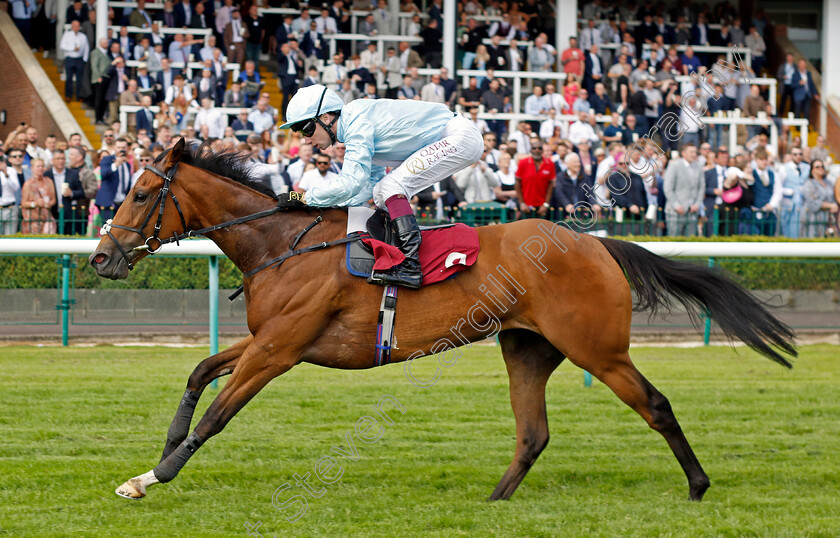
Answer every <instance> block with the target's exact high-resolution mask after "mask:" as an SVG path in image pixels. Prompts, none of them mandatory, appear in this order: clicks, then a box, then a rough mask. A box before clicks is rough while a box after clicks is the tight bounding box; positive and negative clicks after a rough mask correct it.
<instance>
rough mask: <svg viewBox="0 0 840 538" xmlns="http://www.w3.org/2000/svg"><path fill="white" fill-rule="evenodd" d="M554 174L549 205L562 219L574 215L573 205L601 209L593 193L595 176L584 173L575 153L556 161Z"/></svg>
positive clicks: (578, 157)
mask: <svg viewBox="0 0 840 538" xmlns="http://www.w3.org/2000/svg"><path fill="white" fill-rule="evenodd" d="M563 165H565V168H564V167H563ZM554 174H555V176H556V178H557V179H556V181H555V182H554V192H553V193H552V197H551V202H550V204H551V206H552V207H556V208H557V210H558V211H562V213H561V215H562V218H568V217H570V216H571V215H573V214H575V211H576V208H575V205H577V204H579V203H581V202H585V203H586V204H588V205H589V206H592V207H598V208H600V207H601V206H600V205H599V204H598V200H597V199H596V197H595V194H594V192H593V186H594V184H595V176H594V175H593V174H587V173H586V171H585V170H584V169H583V167H582V166H581V162H580V156H579V155H578V154H577V153H574V152H569V153H567V154H566V156H565V157H564V158H563V159H562V160H560V161H558V162H557V163H556V164H555V166H554Z"/></svg>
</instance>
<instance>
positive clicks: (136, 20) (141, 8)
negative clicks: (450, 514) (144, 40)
mask: <svg viewBox="0 0 840 538" xmlns="http://www.w3.org/2000/svg"><path fill="white" fill-rule="evenodd" d="M128 24H129V25H130V26H136V27H138V28H151V27H152V17H151V15H149V12H148V11H146V0H137V7H136V8H135V9H134V11H132V12H131V14H130V15H129V16H128ZM138 35H141V34H138Z"/></svg>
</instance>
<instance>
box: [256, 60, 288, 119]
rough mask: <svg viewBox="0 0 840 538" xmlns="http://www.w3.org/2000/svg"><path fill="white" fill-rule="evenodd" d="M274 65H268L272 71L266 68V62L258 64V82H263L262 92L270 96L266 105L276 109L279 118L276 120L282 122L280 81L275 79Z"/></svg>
mask: <svg viewBox="0 0 840 538" xmlns="http://www.w3.org/2000/svg"><path fill="white" fill-rule="evenodd" d="M275 65H276V64H274V63H273V62H272V63H270V64H269V66H271V67H272V69H269V68H268V67H267V66H266V62H260V80H264V81H265V86H264V87H263V91H264V92H268V94H269V95H270V96H271V97H270V98H269V100H268V104H270V105H271V106H273V107H274V108H276V109H277V113H278V114H279V115H280V116H281V117H278V118H277V119H278V120H281V121H282V120H283V117H282V115H283V93H282V92H281V91H280V81H279V80H278V79H277V73H276V69H275V68H274V66H275Z"/></svg>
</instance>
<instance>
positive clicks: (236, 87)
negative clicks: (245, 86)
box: [223, 80, 245, 108]
mask: <svg viewBox="0 0 840 538" xmlns="http://www.w3.org/2000/svg"><path fill="white" fill-rule="evenodd" d="M223 106H226V107H232V108H236V107H240V108H241V107H244V106H245V92H243V91H242V83H241V82H240V81H238V80H234V81H233V82H232V83H231V85H230V89H229V90H227V91H226V92H225V97H224V100H223Z"/></svg>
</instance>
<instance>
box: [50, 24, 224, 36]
mask: <svg viewBox="0 0 840 538" xmlns="http://www.w3.org/2000/svg"><path fill="white" fill-rule="evenodd" d="M120 28H128V33H129V34H148V33H149V31H150V30H149V29H148V28H142V27H140V26H120V25H118V24H112V25H110V26H108V29H110V30H112V31H113V32H115V34H114V35H116V34H117V33H119V31H120ZM64 29H65V30H69V29H70V25H69V24H65V25H64ZM158 31H159V32H160V33H161V34H189V35H202V36H205V37H207V36H209V35H210V34H212V33H213V30H212V29H211V28H169V27H168V26H163V25H161V26H159V27H158Z"/></svg>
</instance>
